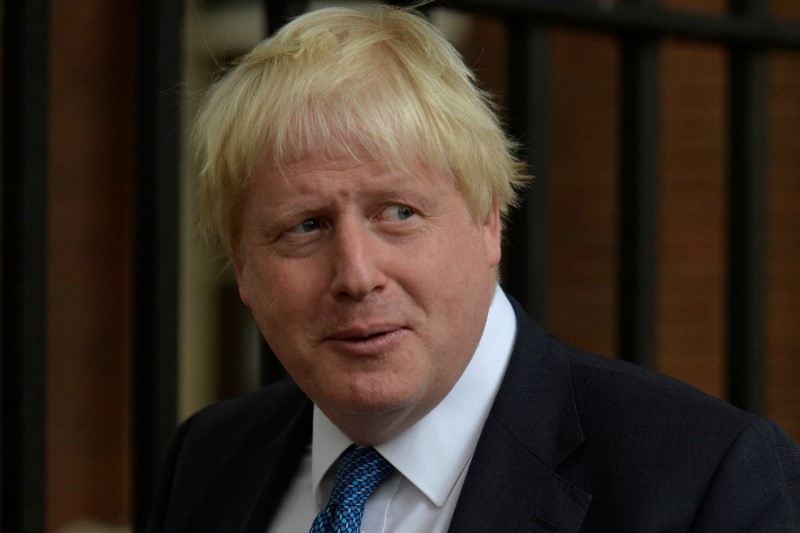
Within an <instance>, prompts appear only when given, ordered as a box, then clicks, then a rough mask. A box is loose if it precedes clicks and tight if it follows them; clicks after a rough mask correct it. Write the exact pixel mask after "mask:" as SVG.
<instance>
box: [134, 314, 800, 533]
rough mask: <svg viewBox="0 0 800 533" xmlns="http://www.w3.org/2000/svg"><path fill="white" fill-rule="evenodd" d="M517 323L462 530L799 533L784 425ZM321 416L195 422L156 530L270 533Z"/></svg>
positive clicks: (264, 406) (476, 459) (251, 399)
mask: <svg viewBox="0 0 800 533" xmlns="http://www.w3.org/2000/svg"><path fill="white" fill-rule="evenodd" d="M515 310H516V313H517V322H518V332H517V339H516V342H515V345H514V350H513V353H512V356H511V360H510V362H509V367H508V370H507V372H506V375H505V377H504V380H503V383H502V385H501V388H500V391H499V393H498V396H497V399H496V401H495V403H494V405H493V407H492V410H491V413H490V415H489V418H488V420H487V421H486V424H485V426H484V428H483V432H482V434H481V437H480V440H479V442H478V446H477V449H476V450H475V454H474V456H473V459H472V462H471V465H470V467H469V471H468V472H467V477H466V481H465V483H464V487H463V490H462V493H461V496H460V498H459V501H458V504H457V506H456V510H455V514H454V516H453V521H452V523H451V526H450V531H452V532H456V533H458V532H524V531H541V532H551V531H558V532H562V533H563V532H576V531H584V532H609V533H620V532H636V533H645V532H655V531H659V532H667V531H672V532H682V531H696V532H701V531H702V532H717V533H723V532H724V533H730V532H736V531H748V532H750V531H755V532H778V531H786V532H795V533H796V532H800V449H799V448H798V446H797V444H795V443H794V442H793V441H792V439H791V438H789V437H788V436H787V435H786V434H785V433H784V432H783V431H782V430H781V429H780V428H779V427H778V426H776V425H775V424H773V423H771V422H769V421H767V420H764V419H761V418H758V417H756V416H753V415H751V414H748V413H745V412H743V411H740V410H738V409H736V408H734V407H732V406H730V405H729V404H726V403H724V402H722V401H719V400H716V399H714V398H711V397H709V396H707V395H705V394H703V393H701V392H699V391H697V390H695V389H693V388H691V387H690V386H688V385H685V384H682V383H680V382H677V381H675V380H672V379H670V378H667V377H664V376H662V375H659V374H655V373H652V372H648V371H646V370H643V369H641V368H638V367H636V366H633V365H629V364H625V363H622V362H619V361H615V360H613V359H609V358H604V357H598V356H593V355H589V354H586V353H583V352H580V351H578V350H576V349H574V348H572V347H570V346H568V345H566V344H564V343H563V342H561V341H559V340H558V339H555V338H553V337H551V336H548V335H547V334H546V333H545V332H544V331H543V330H542V329H541V328H540V327H539V326H538V325H536V324H535V323H534V322H533V320H532V319H530V318H529V317H528V316H527V315H526V314H525V313H524V312H523V311H522V310H521V309H520V308H519V306H518V305H516V304H515ZM311 414H312V404H311V401H310V400H309V399H308V398H307V397H306V396H305V395H304V394H303V393H302V392H301V391H300V390H299V389H298V388H297V387H296V386H295V385H294V384H292V383H288V382H287V383H281V384H277V385H274V386H270V387H267V388H264V389H262V390H260V391H258V392H256V393H253V394H251V395H249V396H245V397H242V398H238V399H234V400H229V401H225V402H222V403H219V404H216V405H214V406H211V407H210V408H207V409H206V410H204V411H201V412H200V413H199V414H197V415H195V416H194V417H192V418H191V419H189V420H188V421H187V422H186V423H185V424H183V425H182V426H181V428H180V429H179V431H178V434H177V436H176V438H175V441H174V443H173V446H172V448H171V450H170V453H169V456H168V457H167V460H166V462H165V465H164V470H163V473H162V479H161V482H160V485H159V487H158V489H157V493H156V495H155V503H154V511H153V514H152V519H151V524H150V528H149V530H150V531H152V532H161V531H163V532H169V533H180V532H203V531H209V532H228V531H235V532H253V533H264V532H265V531H266V528H267V526H268V524H269V522H270V520H271V518H272V516H273V514H274V513H275V510H276V508H277V507H278V505H279V504H280V499H281V497H282V495H283V494H284V493H285V492H286V488H287V487H288V485H289V483H290V481H291V479H292V477H293V475H294V473H295V471H296V468H297V466H298V464H299V461H300V458H301V457H302V455H303V454H304V453H305V452H306V449H307V446H308V444H309V443H310V439H311V418H312V417H311ZM412 533H414V532H412ZM420 533H422V532H420Z"/></svg>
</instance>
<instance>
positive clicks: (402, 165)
mask: <svg viewBox="0 0 800 533" xmlns="http://www.w3.org/2000/svg"><path fill="white" fill-rule="evenodd" d="M254 181H255V183H254V186H255V187H256V188H268V189H272V190H273V191H274V192H278V191H281V190H285V191H286V192H291V191H296V192H300V191H303V192H312V191H314V190H315V189H326V188H342V187H347V186H352V187H391V188H418V189H421V190H425V189H431V188H439V187H442V186H445V187H446V186H448V185H452V180H451V179H450V178H449V177H446V176H445V175H443V173H441V172H439V171H437V170H435V169H432V168H430V167H429V166H428V165H426V164H425V163H422V162H420V161H419V160H417V159H414V158H410V159H409V160H403V161H393V160H391V159H386V158H383V157H381V156H374V155H372V154H369V153H367V152H366V151H364V150H358V151H355V150H345V149H336V150H332V149H324V150H316V151H309V152H306V153H305V154H303V156H302V157H299V158H298V157H296V158H294V159H293V160H291V161H287V162H285V163H284V164H281V165H278V166H275V165H270V164H268V162H266V161H265V162H263V163H262V165H261V166H260V167H259V168H258V169H257V171H256V172H255V174H254Z"/></svg>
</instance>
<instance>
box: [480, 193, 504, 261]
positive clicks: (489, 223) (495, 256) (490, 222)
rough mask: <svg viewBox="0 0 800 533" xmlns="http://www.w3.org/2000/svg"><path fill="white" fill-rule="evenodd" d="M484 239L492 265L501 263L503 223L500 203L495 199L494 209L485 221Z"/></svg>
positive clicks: (487, 255)
mask: <svg viewBox="0 0 800 533" xmlns="http://www.w3.org/2000/svg"><path fill="white" fill-rule="evenodd" d="M483 239H484V243H485V245H486V257H487V259H488V260H489V266H490V267H496V266H497V265H499V264H500V258H501V256H502V252H501V248H502V246H501V244H502V241H503V225H502V224H501V222H500V203H499V202H498V201H497V200H495V201H494V202H493V203H492V209H491V210H490V211H489V214H488V215H487V216H486V219H485V220H484V221H483Z"/></svg>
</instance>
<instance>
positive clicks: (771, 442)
mask: <svg viewBox="0 0 800 533" xmlns="http://www.w3.org/2000/svg"><path fill="white" fill-rule="evenodd" d="M197 134H198V142H199V146H200V157H201V160H202V162H203V164H204V166H203V171H202V185H203V194H202V202H203V216H202V221H201V222H202V226H203V229H204V232H205V233H206V235H208V236H209V237H210V238H212V239H216V240H218V241H219V242H220V243H221V244H223V245H224V246H226V247H227V250H228V252H229V254H230V256H231V258H232V262H233V264H234V266H235V269H236V275H237V279H238V282H239V290H240V294H241V298H242V300H243V301H244V303H245V304H246V305H248V306H249V307H250V308H251V309H252V312H253V316H254V318H255V320H256V322H257V323H258V325H259V327H260V329H261V331H262V333H263V335H264V337H265V338H266V340H267V341H268V343H269V344H270V346H271V347H272V349H273V351H274V352H275V354H276V355H277V357H278V358H279V360H280V361H281V363H282V364H283V365H284V367H285V368H286V370H287V371H288V373H289V374H290V375H291V377H292V378H293V382H286V383H281V384H278V385H274V386H270V387H266V388H264V389H263V390H261V391H258V392H256V393H254V394H251V395H249V396H246V397H244V398H239V399H235V400H230V401H226V402H223V403H221V404H218V405H215V406H212V407H210V408H208V409H206V410H204V411H202V412H201V413H199V414H197V415H195V416H194V417H192V418H191V419H190V420H189V421H187V422H186V423H185V424H184V425H183V426H182V427H181V429H180V430H179V432H178V435H177V437H176V439H175V442H174V444H173V447H172V449H171V452H170V455H169V457H168V458H167V461H166V465H165V468H164V474H163V479H162V482H161V485H160V487H159V489H158V493H157V494H156V502H155V510H154V513H153V518H152V523H151V530H152V531H168V532H181V531H193V532H194V531H253V532H259V533H261V532H265V531H280V532H284V531H289V532H292V531H309V530H312V531H339V530H340V529H337V528H339V527H341V528H342V529H341V530H342V531H351V530H352V531H357V530H358V529H359V528H361V529H360V530H361V531H365V532H367V531H369V532H373V531H387V532H388V531H402V532H444V531H454V532H462V531H482V532H483V531H561V532H565V531H567V532H569V531H608V532H612V531H613V532H623V531H630V532H646V531H725V532H730V531H798V530H800V529H798V528H800V522H799V521H798V507H800V487H798V485H800V451H799V450H798V448H797V445H796V444H795V443H794V442H793V441H792V440H791V439H790V438H789V437H787V436H786V435H785V434H784V433H783V432H782V431H781V430H780V429H779V428H778V427H777V426H775V425H774V424H772V423H770V422H768V421H766V420H763V419H759V418H757V417H754V416H752V415H749V414H746V413H744V412H741V411H739V410H737V409H735V408H733V407H731V406H729V405H727V404H725V403H723V402H721V401H718V400H715V399H713V398H710V397H708V396H705V395H703V394H702V393H700V392H698V391H696V390H694V389H692V388H690V387H689V386H687V385H683V384H680V383H678V382H676V381H674V380H670V379H668V378H666V377H663V376H659V375H657V374H653V373H650V372H647V371H644V370H642V369H639V368H636V367H633V366H631V365H626V364H624V363H621V362H618V361H614V360H612V359H607V358H601V357H595V356H591V355H588V354H584V353H581V352H579V351H577V350H575V349H573V348H571V347H569V346H566V345H565V344H563V343H562V342H560V341H559V340H557V339H555V338H552V337H549V336H548V335H547V334H546V333H544V332H543V331H542V330H541V329H540V328H539V327H538V326H537V325H536V324H535V323H533V321H532V320H531V319H530V318H529V317H528V316H527V315H526V314H525V313H524V311H522V310H521V309H520V308H519V306H517V305H516V304H514V303H511V302H510V301H509V299H508V298H507V297H506V296H505V294H504V293H503V291H502V289H500V288H499V287H498V286H497V276H498V275H497V268H498V264H499V262H500V243H501V234H502V231H501V230H502V228H501V226H502V222H501V220H502V218H503V216H504V215H505V214H506V213H507V212H508V210H509V209H510V207H511V206H512V205H513V203H514V201H515V197H516V192H515V191H516V190H517V189H518V187H519V186H520V184H522V183H523V182H524V181H525V177H524V176H523V175H522V174H521V166H520V165H519V164H518V163H517V161H515V159H514V157H513V156H512V155H511V154H512V151H513V148H514V145H513V143H512V142H510V141H509V140H508V139H507V137H506V136H505V135H504V134H503V132H502V129H501V128H500V126H499V124H498V121H497V119H496V117H495V115H494V113H493V111H492V108H491V104H490V103H489V101H488V99H487V97H486V96H485V95H484V94H482V93H481V92H480V91H479V90H478V89H476V87H475V84H474V80H473V77H472V74H471V73H470V72H469V70H468V69H467V68H466V67H465V66H464V65H463V63H462V62H461V60H460V58H459V57H458V54H457V53H456V52H455V51H454V50H453V49H452V48H451V47H450V45H448V44H447V42H446V40H445V39H444V38H443V37H442V36H441V35H440V34H439V33H438V32H437V31H436V30H435V29H434V28H432V27H431V26H430V25H429V24H428V23H427V22H425V21H424V20H423V19H422V18H420V17H418V16H416V15H415V14H413V13H411V12H409V11H406V10H402V9H396V8H386V7H377V8H372V9H370V10H368V11H366V12H360V11H353V10H348V9H327V10H321V11H317V12H313V13H310V14H307V15H304V16H302V17H300V18H298V19H296V20H294V21H293V22H291V23H290V24H288V25H287V26H286V27H284V28H283V29H282V30H281V31H280V32H278V33H277V34H276V35H275V36H274V37H273V38H271V39H269V40H267V41H265V42H263V43H261V44H260V45H258V46H257V47H256V48H255V49H254V50H253V51H251V52H250V53H249V54H248V55H247V56H245V57H244V58H243V59H242V60H241V61H240V62H239V63H238V64H237V65H236V67H235V68H234V69H233V70H232V71H231V72H229V73H228V74H227V75H226V76H225V77H224V78H222V79H221V80H220V81H219V82H218V83H217V84H216V86H215V87H214V89H213V90H212V92H211V94H210V96H209V99H208V100H207V102H206V104H205V106H204V108H203V110H202V112H201V114H200V118H199V120H198V126H197ZM295 383H296V384H295ZM312 527H313V529H312ZM347 528H350V529H347Z"/></svg>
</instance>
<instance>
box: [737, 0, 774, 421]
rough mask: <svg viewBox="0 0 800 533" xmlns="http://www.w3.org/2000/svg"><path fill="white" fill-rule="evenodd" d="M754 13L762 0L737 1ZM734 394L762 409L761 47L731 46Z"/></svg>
mask: <svg viewBox="0 0 800 533" xmlns="http://www.w3.org/2000/svg"><path fill="white" fill-rule="evenodd" d="M731 7H732V9H733V10H734V11H735V12H736V13H739V14H741V15H745V16H751V17H753V18H754V19H755V18H757V17H761V16H765V14H766V2H764V1H761V0H759V1H748V2H744V1H734V2H732V4H731ZM730 84H731V89H730V90H731V96H730V121H731V127H730V145H729V150H730V156H729V157H730V164H729V168H730V170H729V172H730V176H729V187H730V190H729V194H730V211H729V213H730V215H729V216H730V218H729V257H730V262H729V289H728V291H729V313H730V314H729V322H728V350H729V354H728V355H729V369H728V372H729V373H728V393H729V398H728V399H729V400H730V401H731V402H732V403H733V404H735V405H738V406H739V407H741V408H743V409H746V410H748V411H752V412H756V413H763V411H764V386H765V383H764V380H765V378H764V348H765V340H764V339H765V328H766V326H765V320H766V289H765V287H766V255H767V245H766V240H767V238H766V233H767V147H768V144H767V136H768V130H769V128H768V124H767V61H766V57H765V54H764V51H763V50H760V49H757V48H748V47H743V46H738V45H737V46H733V47H731V49H730Z"/></svg>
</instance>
